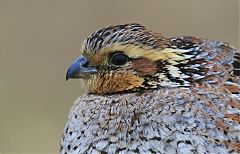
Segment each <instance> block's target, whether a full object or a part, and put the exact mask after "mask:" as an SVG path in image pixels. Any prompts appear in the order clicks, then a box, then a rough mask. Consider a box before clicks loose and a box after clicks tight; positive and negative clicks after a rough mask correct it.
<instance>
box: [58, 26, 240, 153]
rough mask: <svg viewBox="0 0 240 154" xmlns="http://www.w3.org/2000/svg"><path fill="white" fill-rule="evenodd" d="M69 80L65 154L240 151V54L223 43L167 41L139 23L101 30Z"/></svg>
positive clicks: (71, 69) (86, 47)
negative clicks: (76, 89)
mask: <svg viewBox="0 0 240 154" xmlns="http://www.w3.org/2000/svg"><path fill="white" fill-rule="evenodd" d="M81 52H82V53H81V56H80V57H79V58H77V60H76V61H74V62H73V63H72V64H71V65H70V67H69V69H68V71H67V74H66V79H67V80H68V79H71V78H81V79H84V81H85V82H86V85H87V87H88V93H87V94H85V95H83V96H80V97H79V98H78V99H77V101H76V102H75V103H74V106H73V107H72V109H71V111H70V114H69V119H68V121H67V123H66V125H65V128H64V132H63V135H62V140H61V153H97V152H98V153H238V152H240V129H239V128H240V94H239V93H240V53H239V51H238V50H237V49H235V48H233V47H232V46H230V45H229V44H227V43H225V42H221V41H212V40H207V39H201V38H197V37H190V36H182V37H173V38H167V37H164V36H163V35H162V34H160V33H156V32H153V31H151V30H148V29H146V28H145V27H144V26H142V25H140V24H125V25H116V26H110V27H107V28H103V29H100V30H98V31H96V32H94V33H93V34H92V35H90V36H89V37H88V38H87V39H86V40H85V41H84V43H83V46H82V50H81Z"/></svg>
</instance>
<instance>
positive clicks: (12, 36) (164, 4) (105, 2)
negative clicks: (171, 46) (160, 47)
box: [0, 0, 240, 153]
mask: <svg viewBox="0 0 240 154" xmlns="http://www.w3.org/2000/svg"><path fill="white" fill-rule="evenodd" d="M239 7H240V1H239V0H181V1H179V0H142V1H140V0H130V1H127V0H125V1H124V0H121V1H120V0H119V1H116V0H115V1H112V0H89V1H87V0H85V1H83V0H75V1H74V0H72V1H67V0H65V1H64V0H0V153H1V152H3V153H15V152H22V153H26V152H29V153H57V152H58V150H59V142H60V136H61V132H62V129H63V127H64V124H65V121H66V120H67V116H68V112H69V109H70V107H71V106H72V104H73V101H74V100H75V99H76V98H77V97H78V96H79V95H81V94H82V93H83V91H84V89H83V87H82V86H81V82H80V81H78V80H72V81H69V82H65V72H66V70H67V68H68V66H69V64H70V63H71V62H72V60H74V59H75V58H76V57H77V56H79V49H80V47H81V42H82V41H83V40H84V38H86V37H87V36H88V35H89V34H91V33H92V32H94V31H95V30H96V29H99V28H102V27H104V26H107V25H114V24H122V23H132V22H138V23H141V24H143V25H145V26H147V27H148V28H149V29H152V30H155V31H159V32H162V33H163V34H165V35H166V36H177V35H193V36H201V37H203V38H209V39H217V40H223V41H226V42H229V43H231V44H232V45H234V46H236V47H239V46H240V44H239V36H240V31H239V24H240V21H239V14H240V11H239Z"/></svg>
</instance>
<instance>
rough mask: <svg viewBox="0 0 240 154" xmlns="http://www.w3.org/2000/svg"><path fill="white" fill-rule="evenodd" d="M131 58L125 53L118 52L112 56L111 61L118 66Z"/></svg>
mask: <svg viewBox="0 0 240 154" xmlns="http://www.w3.org/2000/svg"><path fill="white" fill-rule="evenodd" d="M128 60H129V58H128V56H127V55H125V54H123V53H116V54H114V55H112V57H111V58H110V63H111V64H113V65H116V66H121V65H124V64H126V63H127V62H128Z"/></svg>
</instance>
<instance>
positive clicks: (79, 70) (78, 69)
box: [66, 56, 97, 81]
mask: <svg viewBox="0 0 240 154" xmlns="http://www.w3.org/2000/svg"><path fill="white" fill-rule="evenodd" d="M88 64H89V62H88V59H87V58H86V57H85V56H81V57H79V58H78V59H76V60H75V61H74V62H73V63H72V64H71V65H70V66H69V68H68V70H67V74H66V81H67V80H68V79H77V78H88V77H89V75H91V74H94V73H97V70H96V68H94V67H89V66H88Z"/></svg>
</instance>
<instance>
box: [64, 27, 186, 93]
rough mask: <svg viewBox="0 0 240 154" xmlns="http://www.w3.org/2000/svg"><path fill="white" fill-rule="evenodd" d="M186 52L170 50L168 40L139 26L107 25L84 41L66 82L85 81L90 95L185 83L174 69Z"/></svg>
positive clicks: (181, 75) (183, 58)
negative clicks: (72, 79)
mask: <svg viewBox="0 0 240 154" xmlns="http://www.w3.org/2000/svg"><path fill="white" fill-rule="evenodd" d="M186 52H187V51H186V50H175V49H173V48H170V40H169V39H167V38H165V37H163V36H162V35H161V34H160V33H155V32H153V31H150V30H147V29H146V28H145V27H144V26H142V25H140V24H125V25H117V26H110V27H107V28H103V29H101V30H98V31H96V32H95V33H93V34H92V35H91V36H89V37H88V38H87V39H86V40H85V41H84V43H83V46H82V55H81V56H80V57H79V58H78V59H76V60H75V61H74V62H73V63H72V64H71V65H70V67H69V69H68V71H67V74H66V79H69V78H82V79H86V80H85V81H86V83H87V85H88V87H89V92H90V93H97V94H113V93H121V92H136V91H141V90H143V89H157V88H159V87H161V86H171V85H182V84H187V81H184V80H183V78H184V74H181V72H180V70H179V69H178V68H177V66H176V65H177V64H179V62H180V61H184V60H186V58H189V55H188V56H186V54H184V53H186ZM185 77H186V75H185Z"/></svg>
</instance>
